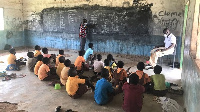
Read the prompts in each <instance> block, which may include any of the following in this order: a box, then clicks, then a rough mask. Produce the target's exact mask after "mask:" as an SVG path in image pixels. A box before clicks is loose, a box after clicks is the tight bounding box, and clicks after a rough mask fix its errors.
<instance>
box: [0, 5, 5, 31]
mask: <svg viewBox="0 0 200 112" xmlns="http://www.w3.org/2000/svg"><path fill="white" fill-rule="evenodd" d="M0 30H4V20H3V8H0Z"/></svg>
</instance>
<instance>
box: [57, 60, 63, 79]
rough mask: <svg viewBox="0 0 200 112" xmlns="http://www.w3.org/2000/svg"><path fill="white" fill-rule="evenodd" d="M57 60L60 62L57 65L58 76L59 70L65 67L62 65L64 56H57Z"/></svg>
mask: <svg viewBox="0 0 200 112" xmlns="http://www.w3.org/2000/svg"><path fill="white" fill-rule="evenodd" d="M59 62H60V63H59V64H58V66H57V69H56V74H57V75H58V76H59V77H60V75H61V71H62V69H63V68H64V67H65V65H64V62H65V57H64V56H60V57H59Z"/></svg>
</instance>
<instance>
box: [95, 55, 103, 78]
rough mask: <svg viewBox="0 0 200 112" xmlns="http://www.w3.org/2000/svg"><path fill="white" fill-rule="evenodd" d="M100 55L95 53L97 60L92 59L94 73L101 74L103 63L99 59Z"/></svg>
mask: <svg viewBox="0 0 200 112" xmlns="http://www.w3.org/2000/svg"><path fill="white" fill-rule="evenodd" d="M101 59H102V56H101V54H98V55H97V60H95V61H94V74H95V75H99V76H100V75H101V70H102V68H103V67H104V63H103V62H102V61H101Z"/></svg>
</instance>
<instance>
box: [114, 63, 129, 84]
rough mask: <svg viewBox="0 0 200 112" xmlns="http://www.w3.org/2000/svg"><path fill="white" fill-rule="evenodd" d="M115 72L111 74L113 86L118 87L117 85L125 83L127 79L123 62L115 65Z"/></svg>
mask: <svg viewBox="0 0 200 112" xmlns="http://www.w3.org/2000/svg"><path fill="white" fill-rule="evenodd" d="M117 67H118V68H117V70H115V71H114V73H113V78H114V86H116V87H118V86H119V83H120V82H122V83H125V82H126V78H127V72H126V70H125V69H124V68H123V67H124V62H123V61H118V63H117Z"/></svg>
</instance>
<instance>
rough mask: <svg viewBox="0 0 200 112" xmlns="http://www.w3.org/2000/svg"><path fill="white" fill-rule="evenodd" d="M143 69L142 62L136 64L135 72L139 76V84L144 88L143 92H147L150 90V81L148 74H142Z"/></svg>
mask: <svg viewBox="0 0 200 112" xmlns="http://www.w3.org/2000/svg"><path fill="white" fill-rule="evenodd" d="M144 68H145V64H144V63H143V62H139V63H138V64H137V69H138V70H137V71H136V72H135V73H136V74H137V75H138V76H139V84H141V85H143V86H144V87H145V91H146V92H149V91H150V90H149V88H150V85H149V84H150V82H151V79H150V78H149V76H148V74H146V73H144V72H143V69H144Z"/></svg>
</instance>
